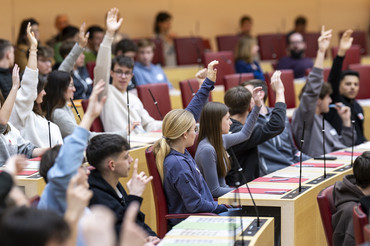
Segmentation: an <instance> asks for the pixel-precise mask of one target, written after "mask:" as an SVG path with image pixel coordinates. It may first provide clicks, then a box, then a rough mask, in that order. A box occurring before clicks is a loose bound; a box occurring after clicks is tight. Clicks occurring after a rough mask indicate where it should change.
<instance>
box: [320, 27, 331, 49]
mask: <svg viewBox="0 0 370 246" xmlns="http://www.w3.org/2000/svg"><path fill="white" fill-rule="evenodd" d="M332 32H333V30H332V29H330V30H327V31H325V26H322V28H321V35H320V37H319V39H318V40H317V42H318V45H319V51H320V52H325V51H326V50H327V49H328V48H329V45H330V40H331V36H332Z"/></svg>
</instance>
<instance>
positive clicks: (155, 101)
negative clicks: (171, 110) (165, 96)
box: [148, 88, 163, 120]
mask: <svg viewBox="0 0 370 246" xmlns="http://www.w3.org/2000/svg"><path fill="white" fill-rule="evenodd" d="M148 91H149V94H150V95H151V96H152V99H153V103H154V105H155V106H156V108H157V111H158V113H159V117H161V120H163V116H162V114H161V111H160V110H159V106H158V102H157V100H155V98H154V96H153V94H152V91H151V90H150V89H149V88H148Z"/></svg>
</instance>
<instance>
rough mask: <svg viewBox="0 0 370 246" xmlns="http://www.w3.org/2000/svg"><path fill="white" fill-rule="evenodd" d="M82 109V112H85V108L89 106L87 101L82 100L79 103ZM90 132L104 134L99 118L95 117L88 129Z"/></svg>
mask: <svg viewBox="0 0 370 246" xmlns="http://www.w3.org/2000/svg"><path fill="white" fill-rule="evenodd" d="M81 105H82V108H83V110H84V112H86V110H87V106H88V105H89V99H84V100H82V101H81ZM90 131H92V132H104V127H103V123H102V122H101V119H100V117H96V119H95V120H94V122H93V123H92V125H91V127H90Z"/></svg>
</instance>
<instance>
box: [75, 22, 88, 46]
mask: <svg viewBox="0 0 370 246" xmlns="http://www.w3.org/2000/svg"><path fill="white" fill-rule="evenodd" d="M85 28H86V23H85V22H84V23H82V25H81V26H80V32H79V34H78V45H79V46H80V47H81V48H86V46H87V41H88V39H89V36H90V33H86V34H85Z"/></svg>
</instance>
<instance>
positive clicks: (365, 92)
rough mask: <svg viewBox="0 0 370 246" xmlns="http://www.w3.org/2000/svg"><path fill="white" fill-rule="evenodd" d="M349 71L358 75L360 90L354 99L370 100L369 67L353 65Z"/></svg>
mask: <svg viewBox="0 0 370 246" xmlns="http://www.w3.org/2000/svg"><path fill="white" fill-rule="evenodd" d="M349 69H351V70H355V71H357V72H358V73H359V74H360V90H359V91H358V95H357V97H356V99H369V98H370V65H361V64H353V65H349Z"/></svg>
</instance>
